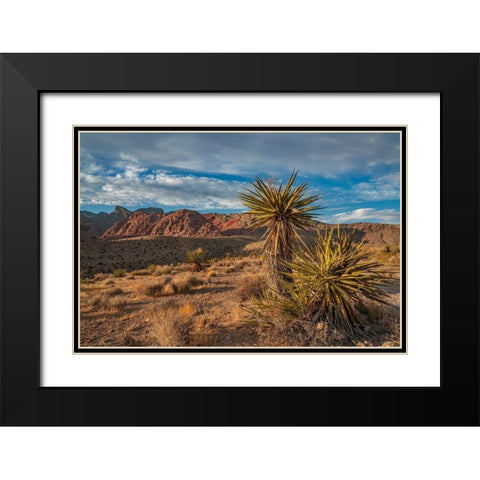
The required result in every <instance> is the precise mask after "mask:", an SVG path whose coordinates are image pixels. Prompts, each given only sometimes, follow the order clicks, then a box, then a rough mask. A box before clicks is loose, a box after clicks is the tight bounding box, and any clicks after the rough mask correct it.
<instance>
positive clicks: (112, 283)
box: [105, 280, 115, 285]
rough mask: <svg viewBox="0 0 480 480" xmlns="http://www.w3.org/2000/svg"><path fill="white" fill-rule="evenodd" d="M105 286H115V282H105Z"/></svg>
mask: <svg viewBox="0 0 480 480" xmlns="http://www.w3.org/2000/svg"><path fill="white" fill-rule="evenodd" d="M105 285H115V281H114V280H107V281H106V282H105Z"/></svg>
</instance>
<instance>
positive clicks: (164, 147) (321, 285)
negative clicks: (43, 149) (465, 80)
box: [74, 127, 406, 352]
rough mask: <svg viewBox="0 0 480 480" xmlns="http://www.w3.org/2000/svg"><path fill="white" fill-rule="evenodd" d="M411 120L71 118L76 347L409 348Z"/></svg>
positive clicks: (319, 349) (108, 348)
mask: <svg viewBox="0 0 480 480" xmlns="http://www.w3.org/2000/svg"><path fill="white" fill-rule="evenodd" d="M405 134H406V131H405V128H404V127H399V128H394V127H378V128H374V127H369V128H366V127H364V128H358V129H355V128H353V127H349V128H343V129H342V128H326V127H323V128H322V127H315V128H314V127H309V128H303V129H302V128H299V127H297V128H293V127H292V128H279V127H275V128H273V127H272V128H267V127H255V128H248V127H241V128H240V127H238V128H234V127H223V128H213V127H209V128H206V127H203V128H200V127H198V128H195V127H189V128H183V129H182V128H173V127H171V128H162V129H160V128H153V127H148V128H139V127H137V128H134V127H130V128H128V127H110V128H108V127H75V133H74V142H76V143H75V145H76V148H75V152H76V155H75V159H74V160H75V166H76V179H75V181H76V199H75V200H76V202H75V203H76V204H75V209H76V218H77V221H76V225H75V228H76V232H75V235H76V237H77V242H76V245H78V252H77V259H76V272H77V274H78V278H77V284H78V288H77V292H76V294H77V295H78V297H77V304H78V311H77V312H76V314H75V315H74V328H75V332H76V344H75V351H77V352H81V351H82V349H84V350H88V351H91V350H92V349H98V350H99V351H113V352H115V351H116V350H121V351H122V352H123V351H135V352H137V351H142V349H144V350H146V351H150V350H152V351H159V352H162V351H175V352H181V351H186V352H187V351H188V352H192V351H199V352H201V351H215V352H216V351H226V352H228V351H229V350H231V351H235V352H237V351H245V352H249V351H255V350H259V351H264V350H265V351H278V350H280V351H297V350H298V351H310V350H311V351H323V350H325V351H336V350H339V351H342V352H343V351H348V350H349V349H351V350H352V351H365V352H368V351H372V350H375V351H377V350H382V351H385V352H389V351H393V352H394V351H398V350H399V349H404V348H405V342H406V339H405V321H406V319H405V318H404V314H403V313H402V312H403V311H404V301H405V299H404V298H403V296H402V280H403V272H402V269H403V266H404V259H405V251H404V245H403V244H404V242H403V241H402V238H404V232H402V228H404V227H405V226H404V224H403V222H404V210H403V202H404V201H403V198H402V197H403V196H404V194H405V191H404V189H405V186H404V185H402V178H403V175H402V173H403V169H404V168H405V165H404V164H405V144H406V140H405ZM403 351H404V350H403Z"/></svg>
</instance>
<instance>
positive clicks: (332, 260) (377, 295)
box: [277, 227, 389, 336]
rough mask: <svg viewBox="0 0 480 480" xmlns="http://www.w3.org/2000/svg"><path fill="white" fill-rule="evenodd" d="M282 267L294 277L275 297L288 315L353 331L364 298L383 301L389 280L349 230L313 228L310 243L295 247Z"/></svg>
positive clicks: (365, 300)
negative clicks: (285, 293)
mask: <svg viewBox="0 0 480 480" xmlns="http://www.w3.org/2000/svg"><path fill="white" fill-rule="evenodd" d="M334 232H335V235H334ZM287 266H288V267H289V269H290V273H289V276H290V277H291V279H292V280H293V281H292V282H290V283H287V284H286V285H285V288H286V290H287V295H285V296H284V297H283V298H280V299H278V300H277V301H278V302H279V303H281V305H282V307H283V309H284V311H285V312H286V313H290V314H292V315H293V316H296V317H301V318H304V319H308V320H311V321H314V322H318V321H320V320H324V321H327V322H328V323H329V324H330V325H331V326H333V327H335V328H337V329H338V330H340V331H342V332H344V333H346V334H347V335H348V336H352V335H353V333H354V328H355V326H356V325H357V324H358V323H359V319H360V315H361V311H362V309H363V308H364V306H365V304H366V303H367V302H375V303H383V304H385V303H387V302H386V292H385V290H384V289H383V287H384V286H385V285H386V284H387V283H388V282H389V280H388V279H386V278H385V276H384V275H383V274H382V272H381V271H380V270H379V268H380V267H381V264H380V263H377V262H372V261H368V254H367V253H366V252H365V251H364V249H363V242H361V243H359V244H355V243H354V232H352V233H346V232H342V231H341V230H340V227H337V229H334V228H332V229H329V230H325V232H323V233H322V232H320V231H317V239H316V241H315V243H314V244H313V245H310V246H305V248H304V249H302V250H297V251H295V256H294V259H293V261H289V262H287Z"/></svg>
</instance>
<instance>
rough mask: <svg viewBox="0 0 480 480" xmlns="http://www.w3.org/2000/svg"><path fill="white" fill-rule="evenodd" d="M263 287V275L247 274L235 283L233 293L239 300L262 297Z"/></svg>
mask: <svg viewBox="0 0 480 480" xmlns="http://www.w3.org/2000/svg"><path fill="white" fill-rule="evenodd" d="M264 285H265V277H264V275H261V274H249V275H246V276H244V277H242V278H241V279H240V280H239V281H238V282H237V286H236V288H235V292H236V294H237V296H238V297H239V298H240V300H248V299H249V298H251V297H261V296H262V295H263V287H264Z"/></svg>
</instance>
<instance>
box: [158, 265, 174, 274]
mask: <svg viewBox="0 0 480 480" xmlns="http://www.w3.org/2000/svg"><path fill="white" fill-rule="evenodd" d="M170 273H172V267H171V266H170V265H162V266H158V267H157V274H160V275H169V274H170Z"/></svg>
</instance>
